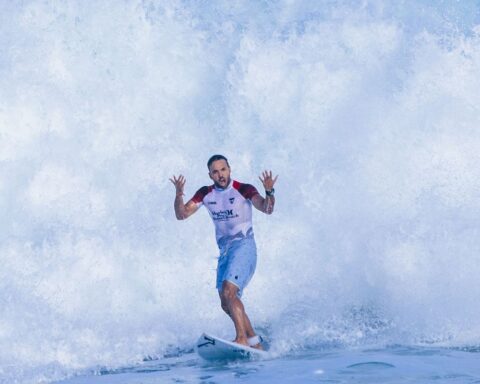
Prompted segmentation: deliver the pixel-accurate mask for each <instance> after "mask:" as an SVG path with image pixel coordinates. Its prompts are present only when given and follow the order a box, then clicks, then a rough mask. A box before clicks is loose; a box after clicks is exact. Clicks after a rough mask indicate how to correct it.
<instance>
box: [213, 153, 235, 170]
mask: <svg viewBox="0 0 480 384" xmlns="http://www.w3.org/2000/svg"><path fill="white" fill-rule="evenodd" d="M217 160H225V161H226V163H227V166H228V167H229V168H230V164H228V160H227V158H226V157H225V156H223V155H213V156H212V157H210V159H208V162H207V167H208V170H209V171H210V165H212V163H213V162H214V161H217Z"/></svg>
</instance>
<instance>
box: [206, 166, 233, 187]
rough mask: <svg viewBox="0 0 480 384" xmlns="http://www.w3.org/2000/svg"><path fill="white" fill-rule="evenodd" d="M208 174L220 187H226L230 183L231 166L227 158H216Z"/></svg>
mask: <svg viewBox="0 0 480 384" xmlns="http://www.w3.org/2000/svg"><path fill="white" fill-rule="evenodd" d="M208 174H209V176H210V179H212V180H213V183H214V184H215V186H216V187H218V188H226V187H227V186H228V184H230V167H229V166H228V164H227V162H226V161H225V160H215V161H214V162H213V163H212V164H210V172H209V173H208Z"/></svg>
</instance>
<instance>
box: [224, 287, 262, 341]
mask: <svg viewBox="0 0 480 384" xmlns="http://www.w3.org/2000/svg"><path fill="white" fill-rule="evenodd" d="M237 293H238V287H237V286H236V285H235V284H232V283H230V282H228V281H224V282H223V285H222V290H221V291H220V299H221V301H222V308H223V310H224V311H225V312H226V313H227V314H228V315H229V316H230V318H231V319H232V321H233V324H234V325H235V331H236V333H237V335H236V338H235V340H234V341H235V342H236V343H239V344H243V345H248V342H247V338H249V337H252V336H255V331H254V330H253V327H252V324H251V323H250V320H249V318H248V316H247V314H246V313H245V308H244V306H243V303H242V301H241V300H240V299H239V298H238V296H237Z"/></svg>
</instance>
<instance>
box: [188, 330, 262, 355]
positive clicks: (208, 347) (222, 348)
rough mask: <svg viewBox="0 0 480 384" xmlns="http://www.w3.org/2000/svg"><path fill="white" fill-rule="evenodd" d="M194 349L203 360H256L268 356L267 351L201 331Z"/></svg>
mask: <svg viewBox="0 0 480 384" xmlns="http://www.w3.org/2000/svg"><path fill="white" fill-rule="evenodd" d="M195 349H196V351H197V353H198V354H199V355H200V357H202V358H203V359H205V360H244V359H246V360H258V359H264V358H266V357H268V352H266V351H262V350H260V349H256V348H251V347H247V346H246V345H241V344H237V343H234V342H233V341H228V340H224V339H221V338H219V337H216V336H212V335H208V334H206V333H203V334H202V336H200V338H199V339H198V341H197V344H196V348H195Z"/></svg>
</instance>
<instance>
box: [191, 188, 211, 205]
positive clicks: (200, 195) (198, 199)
mask: <svg viewBox="0 0 480 384" xmlns="http://www.w3.org/2000/svg"><path fill="white" fill-rule="evenodd" d="M208 192H209V188H208V187H202V188H200V189H199V190H198V191H197V192H196V193H195V194H194V195H193V197H192V198H191V200H192V201H193V202H194V203H195V204H197V205H199V204H200V205H201V204H203V199H204V198H205V196H207V194H208Z"/></svg>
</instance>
